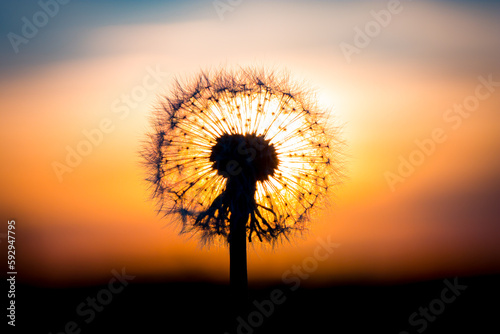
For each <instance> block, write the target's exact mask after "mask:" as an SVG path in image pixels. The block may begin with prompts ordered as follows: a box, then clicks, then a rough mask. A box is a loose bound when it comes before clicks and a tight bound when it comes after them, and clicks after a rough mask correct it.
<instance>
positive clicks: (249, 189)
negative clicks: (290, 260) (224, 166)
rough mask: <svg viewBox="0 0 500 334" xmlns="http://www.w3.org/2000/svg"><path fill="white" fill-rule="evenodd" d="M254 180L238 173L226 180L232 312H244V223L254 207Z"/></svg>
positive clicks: (245, 268)
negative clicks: (233, 309) (228, 205)
mask: <svg viewBox="0 0 500 334" xmlns="http://www.w3.org/2000/svg"><path fill="white" fill-rule="evenodd" d="M255 189H256V181H255V180H254V181H253V182H252V181H249V180H248V178H245V177H244V176H242V175H240V176H239V177H235V178H230V179H229V180H228V182H227V187H226V194H227V195H228V196H229V198H231V204H230V211H231V216H230V218H229V233H230V234H229V284H230V288H231V296H232V299H233V304H234V307H235V311H236V312H237V314H239V315H242V316H243V315H244V314H245V313H246V311H247V304H248V276H247V222H248V220H249V217H250V213H251V212H252V210H253V208H252V207H253V206H254V205H255V204H254V200H253V198H254V195H255Z"/></svg>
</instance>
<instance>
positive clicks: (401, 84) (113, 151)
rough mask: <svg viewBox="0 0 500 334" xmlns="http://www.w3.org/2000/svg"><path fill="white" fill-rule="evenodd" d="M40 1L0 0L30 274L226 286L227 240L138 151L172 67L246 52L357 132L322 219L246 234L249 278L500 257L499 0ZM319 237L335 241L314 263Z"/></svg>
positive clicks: (443, 267) (422, 270) (4, 137)
mask: <svg viewBox="0 0 500 334" xmlns="http://www.w3.org/2000/svg"><path fill="white" fill-rule="evenodd" d="M61 2H62V3H63V1H61ZM41 3H43V4H48V3H50V6H52V7H46V8H51V9H48V11H49V12H50V13H49V14H51V15H49V14H45V15H44V14H43V12H42V14H40V11H41V10H42V7H41V5H40V4H39V3H38V2H36V1H21V2H15V3H13V2H8V3H7V2H2V3H1V4H0V13H1V14H0V22H1V23H0V35H2V36H3V37H1V39H0V117H1V122H0V129H1V131H0V152H1V157H2V159H1V161H2V162H1V164H0V182H1V185H2V192H1V194H0V214H1V216H2V219H3V220H4V221H7V220H9V219H15V221H16V226H17V227H16V231H17V239H16V240H17V245H18V249H19V250H20V252H19V253H20V254H19V255H18V259H17V260H18V261H19V262H18V263H19V267H20V268H19V271H20V272H21V275H20V276H19V279H22V280H24V281H25V282H28V283H31V284H37V285H50V286H53V285H55V286H65V285H74V284H91V283H97V282H105V281H107V280H108V279H109V277H110V275H111V274H110V273H111V270H113V269H115V268H122V267H126V268H127V270H128V271H130V272H131V273H133V274H136V276H137V277H138V278H140V279H143V280H156V279H158V280H186V279H196V280H213V281H217V282H227V280H228V273H229V267H228V265H229V259H228V250H227V248H226V247H225V246H224V245H214V246H212V247H210V248H202V247H201V246H200V244H199V243H198V240H197V238H196V236H193V237H191V238H189V237H187V236H185V235H183V236H179V235H178V231H179V226H176V225H173V224H169V220H168V219H167V218H163V217H162V216H160V215H157V214H156V212H155V205H154V202H153V201H151V200H150V199H149V197H150V194H149V191H148V189H147V184H146V183H145V182H144V178H145V176H146V175H145V171H144V170H143V168H142V166H141V165H140V158H139V153H138V152H139V150H140V147H141V143H142V141H143V140H144V139H145V135H146V133H147V131H148V126H149V121H148V117H149V115H150V114H151V111H152V110H153V109H154V107H155V106H156V105H157V104H158V102H159V101H160V100H161V97H162V96H164V95H165V94H168V93H169V91H170V89H171V87H172V85H173V83H174V82H175V80H177V79H179V80H188V79H189V78H190V77H192V76H193V75H196V74H197V73H198V72H199V71H200V70H207V69H208V70H214V69H217V68H220V67H238V66H243V67H245V66H250V67H266V68H274V69H286V70H287V71H289V72H290V74H291V76H292V78H294V79H296V80H297V81H299V82H303V83H304V85H307V86H308V87H312V88H313V89H314V90H315V91H316V94H317V98H318V103H319V104H320V105H322V106H323V107H324V108H327V109H329V110H330V111H331V115H332V118H333V119H334V121H335V122H336V124H338V125H341V127H342V139H343V140H344V142H345V143H346V146H345V156H344V157H343V158H342V163H343V166H344V174H345V175H346V178H345V179H344V180H343V183H342V184H341V185H340V186H338V187H337V189H336V191H335V194H334V196H333V197H332V199H331V203H332V204H331V205H330V206H329V208H328V209H325V210H323V211H322V212H320V213H319V214H318V215H317V216H315V217H313V219H312V221H311V224H310V230H309V233H308V234H306V235H305V236H303V237H302V238H297V239H295V240H293V241H292V242H291V243H290V244H284V245H282V246H279V247H276V248H275V249H270V248H269V247H262V246H259V245H250V247H249V255H248V256H249V260H248V263H249V279H250V282H251V284H252V283H253V284H255V283H256V282H260V281H281V280H283V275H284V274H285V273H286V272H287V271H288V270H290V269H291V268H294V266H303V265H305V264H307V263H309V262H310V261H311V260H310V259H311V257H312V258H313V259H315V261H316V262H318V265H317V266H316V267H314V268H313V269H311V273H310V277H309V278H308V279H307V283H309V284H331V283H336V282H345V281H347V282H353V281H363V282H381V283H385V282H388V283H390V282H395V281H411V280H421V279H428V278H436V277H442V276H445V275H446V276H449V275H459V274H470V275H473V274H488V273H497V272H498V271H499V270H500V233H499V232H500V223H499V222H500V219H499V217H500V205H499V199H500V173H499V171H500V158H499V157H500V154H499V153H500V131H499V129H500V114H499V109H500V42H499V39H498V34H497V32H498V31H500V20H499V17H500V5H499V3H498V2H496V1H491V2H488V1H460V2H455V1H401V2H400V3H399V5H398V6H395V5H394V6H395V7H391V5H390V2H389V1H349V2H348V1H300V0H297V1H245V0H243V1H241V2H236V4H234V3H235V2H233V5H231V6H230V7H219V10H217V9H216V6H215V5H214V2H212V1H136V2H133V1H85V2H83V1H69V2H68V3H67V4H60V5H58V6H55V5H54V2H51V1H46V2H43V1H42V2H41ZM220 3H222V4H223V5H224V4H225V5H226V6H229V5H228V3H229V2H228V1H223V0H222V1H220V2H219V3H216V4H218V5H219V6H220ZM47 6H49V5H47ZM220 8H226V9H227V8H229V9H227V10H226V11H221V9H220ZM390 9H391V10H393V12H390V11H389V10H390ZM387 13H389V15H387ZM377 19H378V21H377ZM37 20H38V21H37ZM35 21H36V22H38V27H37V26H32V27H34V30H33V29H32V30H30V28H29V27H28V25H30V24H33V22H35ZM26 22H28V23H26ZM25 26H26V27H25ZM370 29H371V30H370ZM363 32H364V33H363ZM26 33H27V35H28V36H26ZM19 41H22V42H19ZM75 152H76V153H75ZM78 152H83V154H78ZM4 227H5V225H4ZM1 232H3V233H5V231H3V230H2V231H1ZM0 237H2V238H0V241H1V242H2V243H5V239H4V238H3V235H0ZM325 242H327V243H328V242H330V243H334V244H335V245H337V246H338V247H337V246H336V248H335V251H334V252H332V253H331V254H330V253H329V256H328V257H327V258H326V259H322V260H321V261H320V260H319V259H317V258H314V254H316V253H315V251H316V249H317V248H318V247H319V246H321V245H323V244H325ZM21 250H22V251H21Z"/></svg>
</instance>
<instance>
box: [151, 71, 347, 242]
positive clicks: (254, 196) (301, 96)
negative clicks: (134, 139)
mask: <svg viewBox="0 0 500 334" xmlns="http://www.w3.org/2000/svg"><path fill="white" fill-rule="evenodd" d="M162 100H163V102H162V103H161V105H160V107H159V108H157V110H156V111H155V113H154V117H153V122H152V127H153V131H152V132H151V134H150V135H149V140H148V142H147V143H146V144H145V145H144V148H143V152H142V155H143V158H144V162H145V165H146V166H147V168H148V178H147V180H148V181H149V183H150V185H151V189H152V196H153V197H154V198H155V199H156V201H157V203H158V209H159V210H160V211H163V212H164V213H165V214H167V215H171V216H173V217H174V218H176V219H177V220H179V221H180V223H181V225H182V229H181V232H182V233H188V232H199V233H201V236H202V240H203V241H205V242H207V243H208V242H209V241H211V240H213V239H214V238H221V239H222V240H226V241H227V239H228V237H229V220H230V217H231V215H234V214H235V213H234V212H231V208H232V206H231V201H232V199H231V196H233V197H234V196H235V195H238V194H239V193H241V192H245V194H244V195H245V196H247V199H246V200H245V201H246V202H245V203H246V204H245V209H244V211H245V215H248V221H247V224H246V230H247V237H248V240H249V241H253V240H259V241H261V242H270V243H272V244H273V243H275V242H276V241H277V240H282V239H283V238H285V239H288V237H289V234H291V233H293V232H301V231H303V230H304V229H305V228H306V224H307V222H308V221H309V220H310V215H311V213H312V212H313V211H314V210H315V209H317V208H319V207H321V206H322V204H324V203H325V200H326V199H327V198H328V196H329V192H330V190H331V189H332V186H333V185H335V184H337V183H338V180H339V175H340V171H339V164H338V162H337V161H338V153H339V152H338V151H339V145H340V144H339V143H340V141H339V139H338V136H337V133H338V132H337V131H336V130H335V128H333V127H329V124H328V119H327V114H326V113H325V112H324V111H323V110H321V109H320V108H319V107H318V106H317V105H316V104H315V103H314V100H313V97H312V95H311V94H308V93H306V92H305V91H304V90H303V89H302V88H301V87H300V86H298V85H293V84H292V82H291V81H290V80H289V78H288V76H287V75H282V74H280V75H277V74H275V73H272V72H265V71H256V70H248V69H246V70H245V69H242V70H238V71H224V70H223V71H219V72H217V73H202V74H201V75H199V76H198V77H197V78H196V80H194V81H193V82H191V83H190V84H187V85H182V84H180V83H178V84H177V86H176V88H175V89H174V90H173V92H172V93H171V95H170V96H168V97H165V98H163V99H162ZM235 185H237V186H235ZM238 196H239V195H238ZM233 211H234V209H233Z"/></svg>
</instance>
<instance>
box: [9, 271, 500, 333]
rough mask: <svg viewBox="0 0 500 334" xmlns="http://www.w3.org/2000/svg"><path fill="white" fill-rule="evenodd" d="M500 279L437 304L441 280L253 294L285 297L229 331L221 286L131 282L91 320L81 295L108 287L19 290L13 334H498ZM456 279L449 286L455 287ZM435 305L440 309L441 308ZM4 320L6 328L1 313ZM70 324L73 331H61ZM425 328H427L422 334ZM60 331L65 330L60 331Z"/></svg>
mask: <svg viewBox="0 0 500 334" xmlns="http://www.w3.org/2000/svg"><path fill="white" fill-rule="evenodd" d="M499 278H500V276H498V275H496V276H476V277H459V278H458V280H457V282H458V284H459V285H466V286H467V288H466V289H465V290H464V291H461V292H460V291H459V292H458V293H460V295H459V296H458V297H457V298H455V299H454V301H452V302H449V303H443V302H440V301H439V300H440V299H441V298H442V297H441V296H442V291H443V289H445V288H446V284H445V283H444V280H443V279H440V280H434V281H427V282H418V283H409V284H400V285H383V286H380V285H358V286H356V285H342V286H330V287H322V288H305V287H300V288H298V289H297V290H296V291H292V290H291V289H290V286H289V285H276V286H272V287H270V286H267V287H260V288H258V289H257V288H255V289H252V290H251V300H257V301H259V302H262V301H263V300H265V299H269V296H270V293H271V291H273V290H274V289H279V290H280V291H281V292H282V293H283V295H282V296H281V298H280V300H283V298H285V299H286V300H284V302H283V303H282V304H280V305H276V304H275V305H274V306H273V307H274V311H273V312H272V314H270V316H269V317H267V316H264V315H262V312H261V313H259V314H257V313H256V311H255V310H256V309H255V308H252V309H251V310H253V311H255V312H254V313H253V318H252V320H251V321H252V322H253V324H256V327H257V328H253V327H246V328H243V327H241V328H240V329H239V331H238V329H237V328H236V325H233V327H230V326H229V325H230V324H231V323H232V319H234V316H231V313H232V310H231V306H230V305H228V303H227V301H228V300H230V298H229V297H230V296H229V295H228V286H225V285H217V284H212V283H200V282H198V283H196V282H170V283H140V282H135V281H133V282H131V283H130V284H129V285H128V286H127V287H125V288H124V289H123V290H122V291H121V292H120V293H117V294H115V295H112V300H110V301H109V304H108V305H104V306H103V307H102V310H100V311H99V312H95V318H94V319H90V317H91V314H92V312H91V311H89V310H90V307H89V306H88V305H84V306H85V307H83V308H81V309H80V312H78V311H77V308H78V306H79V305H80V304H81V303H86V300H87V297H94V298H95V297H96V296H98V295H99V296H100V297H101V300H104V301H105V302H108V301H107V300H105V298H106V296H109V293H107V292H101V291H102V290H103V289H107V285H102V286H92V287H84V288H66V289H62V288H56V289H54V288H50V289H49V288H40V287H34V286H29V285H23V284H18V285H17V288H16V290H17V292H16V304H17V309H16V312H17V313H16V324H17V326H16V331H13V332H16V333H44V334H47V333H53V334H56V333H57V334H59V333H220V334H224V333H225V331H226V332H228V333H230V334H234V333H398V334H399V333H400V332H402V331H407V332H408V333H412V334H413V333H419V332H418V331H417V330H421V332H423V333H500V280H499ZM454 279H455V278H449V279H448V280H449V281H450V282H451V283H453V282H454ZM4 282H5V281H4ZM275 293H278V292H275ZM102 298H104V299H102ZM444 298H449V299H453V293H452V292H450V291H447V292H446V293H445V295H444ZM6 299H7V298H4V301H5V300H6ZM436 299H437V301H436ZM448 301H449V300H448ZM264 304H266V303H264ZM430 304H431V306H432V307H433V308H434V310H435V311H436V312H438V313H440V312H442V313H440V314H439V315H437V316H436V317H435V318H434V317H433V318H431V319H432V321H427V320H425V317H423V316H420V315H417V316H416V318H414V321H415V322H416V323H415V324H414V326H412V325H411V324H410V323H409V321H408V318H409V317H410V315H411V314H412V313H414V312H419V307H427V308H428V307H429V305H430ZM4 305H6V304H5V302H4ZM266 305H267V307H268V308H267V309H266V310H267V311H266V310H265V312H270V311H269V310H270V308H269V303H267V304H266ZM441 305H444V310H440V309H439V308H440V306H441ZM98 307H100V305H98ZM3 309H4V312H6V310H5V308H3ZM428 316H429V317H432V314H429V315H428ZM2 318H4V321H5V322H7V321H6V320H5V319H6V318H5V315H4V316H2ZM86 320H88V321H89V323H86ZM247 320H248V319H247ZM70 321H74V322H75V323H76V324H74V326H77V327H75V328H72V327H71V326H72V325H71V324H70V325H67V324H68V323H69V322H70ZM262 321H263V323H262V324H259V322H262ZM247 322H248V321H247ZM425 323H427V328H425V329H424V324H425ZM259 325H260V326H259ZM65 326H68V327H67V330H66V331H65ZM248 326H250V325H248ZM9 327H10V326H9ZM10 329H11V328H9V331H8V332H9V333H10V332H11V331H10Z"/></svg>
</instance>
